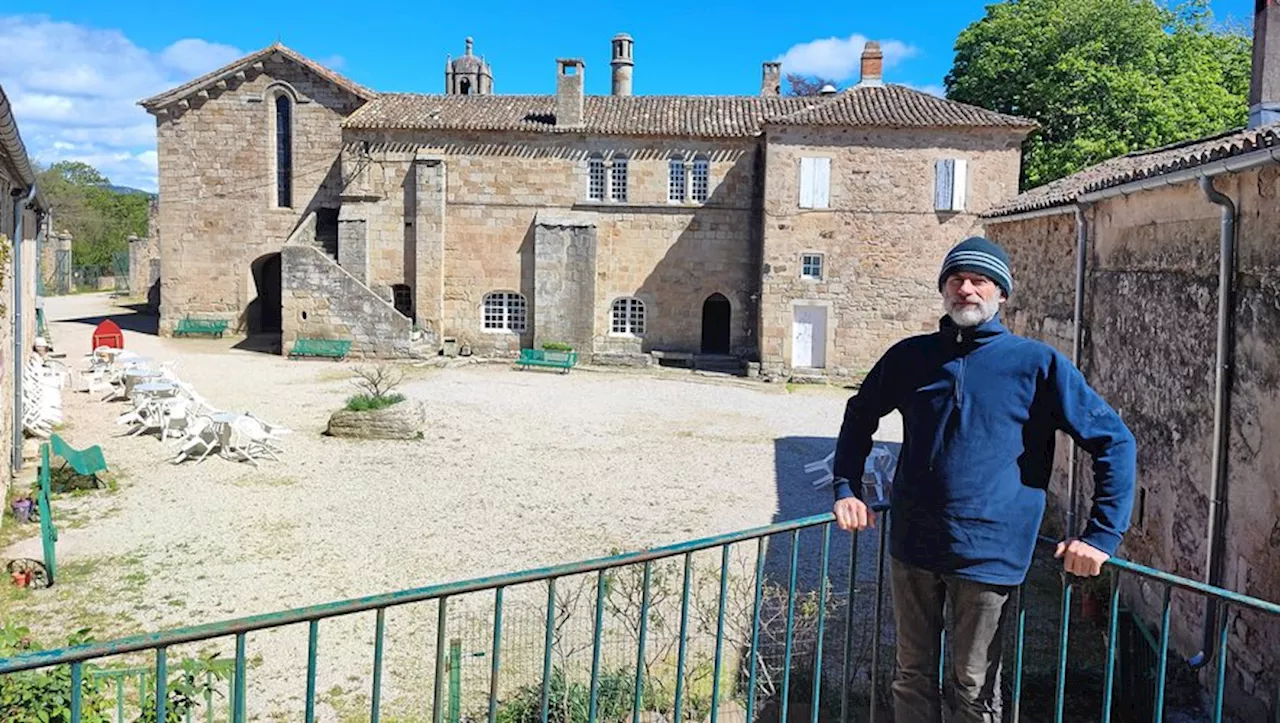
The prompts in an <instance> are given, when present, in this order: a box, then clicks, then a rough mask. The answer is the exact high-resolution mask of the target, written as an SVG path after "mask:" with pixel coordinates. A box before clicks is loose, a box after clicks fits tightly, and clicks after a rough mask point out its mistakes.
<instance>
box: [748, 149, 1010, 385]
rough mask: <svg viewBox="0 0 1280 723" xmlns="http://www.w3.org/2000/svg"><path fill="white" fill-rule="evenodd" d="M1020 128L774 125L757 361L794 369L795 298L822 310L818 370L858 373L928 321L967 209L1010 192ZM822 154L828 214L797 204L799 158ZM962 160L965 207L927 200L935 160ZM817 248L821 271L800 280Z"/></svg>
mask: <svg viewBox="0 0 1280 723" xmlns="http://www.w3.org/2000/svg"><path fill="white" fill-rule="evenodd" d="M1020 142H1021V135H1020V134H1014V133H1009V132H1005V131H997V130H974V131H958V130H939V129H928V130H877V129H867V130H863V129H848V128H842V129H831V130H824V129H790V128H787V129H773V130H770V131H769V132H768V133H767V136H766V144H767V145H766V149H767V151H766V153H767V155H766V159H765V167H766V169H767V171H766V178H765V187H764V251H763V254H764V257H763V267H762V274H763V293H762V297H761V311H760V313H761V328H760V338H761V339H763V340H764V344H763V346H762V348H761V354H760V358H761V362H762V368H763V369H764V370H765V371H766V372H769V373H784V372H786V371H787V370H788V369H789V367H790V366H791V364H792V360H793V356H792V353H793V350H792V320H793V313H794V312H793V307H794V306H796V305H804V306H821V307H825V308H827V309H828V312H827V320H826V324H827V338H826V341H825V350H826V353H825V357H826V360H825V361H826V373H828V374H830V375H834V376H856V375H859V374H862V373H865V372H866V371H868V370H869V369H870V368H871V366H872V364H874V363H875V361H876V359H878V358H879V357H880V355H881V354H883V353H884V351H885V350H886V349H887V348H888V347H889V346H891V345H892V344H893V343H895V342H897V341H898V340H900V339H902V338H904V337H907V336H910V335H912V334H916V333H920V332H922V331H929V330H931V329H935V328H937V322H938V318H939V317H940V316H941V314H942V310H941V301H940V296H939V294H938V288H937V273H938V268H939V266H940V265H941V263H942V258H943V257H944V256H945V255H946V252H947V250H948V249H949V248H950V247H951V246H953V245H955V244H956V243H957V242H959V241H961V240H962V239H964V238H965V237H967V236H969V235H971V234H973V233H975V232H976V231H978V230H979V228H980V225H979V222H978V220H977V218H976V215H975V214H977V213H980V212H981V211H983V210H985V209H986V208H988V207H990V206H991V205H992V204H994V203H995V202H997V201H1001V200H1004V199H1007V198H1009V197H1011V196H1013V195H1014V194H1015V193H1016V192H1017V184H1018V165H1019V162H1020V158H1021V151H1020ZM806 156H814V157H823V158H829V159H831V160H830V163H831V170H830V201H829V208H827V209H809V208H800V206H799V193H800V192H799V175H800V165H801V161H800V159H801V158H802V157H806ZM946 158H961V159H965V160H966V161H967V162H968V176H969V186H968V193H967V204H966V207H965V210H964V212H940V211H936V210H935V207H934V165H935V162H936V161H937V160H939V159H946ZM802 254H820V255H821V256H822V258H823V278H822V279H821V280H820V281H814V280H809V279H803V278H801V274H800V271H801V268H800V264H801V255H802Z"/></svg>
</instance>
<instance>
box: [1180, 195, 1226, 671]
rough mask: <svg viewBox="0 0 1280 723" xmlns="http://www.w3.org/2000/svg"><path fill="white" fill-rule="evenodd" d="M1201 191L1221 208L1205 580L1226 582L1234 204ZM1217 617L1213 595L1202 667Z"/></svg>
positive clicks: (1194, 661) (1196, 663)
mask: <svg viewBox="0 0 1280 723" xmlns="http://www.w3.org/2000/svg"><path fill="white" fill-rule="evenodd" d="M1200 190H1201V191H1204V195H1205V197H1206V198H1208V199H1209V201H1210V202H1211V203H1213V204H1214V205H1216V206H1218V207H1219V208H1221V209H1222V221H1221V228H1220V229H1219V231H1218V249H1219V250H1218V350H1217V359H1216V363H1215V380H1214V382H1215V383H1214V390H1213V479H1212V482H1211V483H1210V492H1209V529H1208V532H1207V538H1208V539H1207V547H1208V552H1207V557H1208V561H1207V563H1206V565H1205V569H1206V571H1207V577H1206V579H1205V582H1206V583H1208V584H1210V585H1214V586H1217V587H1221V586H1222V558H1223V551H1224V545H1223V542H1224V540H1223V532H1224V531H1225V529H1226V512H1227V504H1226V501H1227V443H1228V440H1229V437H1228V435H1227V423H1228V422H1229V420H1230V415H1231V394H1230V386H1231V362H1232V355H1233V352H1234V346H1235V344H1234V341H1235V340H1234V336H1233V333H1232V325H1231V316H1232V314H1231V312H1232V309H1233V308H1234V307H1235V294H1234V292H1235V265H1236V206H1235V204H1234V203H1232V202H1231V199H1230V198H1228V197H1227V196H1226V195H1224V194H1223V193H1222V192H1221V191H1219V190H1218V189H1217V188H1215V187H1214V185H1213V178H1212V177H1211V176H1201V177H1200ZM1217 619H1218V604H1217V600H1215V599H1213V598H1209V599H1208V600H1207V601H1206V603H1205V609H1204V636H1203V642H1202V643H1201V647H1200V652H1199V653H1196V654H1195V656H1193V657H1192V658H1191V660H1190V661H1188V662H1189V663H1190V665H1191V667H1192V668H1200V667H1203V666H1204V665H1205V664H1207V663H1208V662H1209V661H1210V660H1212V659H1213V656H1214V653H1215V652H1216V649H1217V637H1218V636H1217V635H1215V634H1214V629H1215V628H1216V627H1217V626H1216V625H1215V623H1216V622H1217Z"/></svg>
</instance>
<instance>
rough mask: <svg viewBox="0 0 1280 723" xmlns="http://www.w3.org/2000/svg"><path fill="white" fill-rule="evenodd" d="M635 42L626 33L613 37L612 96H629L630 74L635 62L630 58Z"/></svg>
mask: <svg viewBox="0 0 1280 723" xmlns="http://www.w3.org/2000/svg"><path fill="white" fill-rule="evenodd" d="M634 50H635V41H634V40H632V39H631V36H630V35H627V34H626V33H618V34H617V35H615V36H613V61H612V62H611V64H612V65H613V94H614V95H631V73H632V70H634V68H635V65H636V61H635V58H634V57H633V56H632V53H633V52H634Z"/></svg>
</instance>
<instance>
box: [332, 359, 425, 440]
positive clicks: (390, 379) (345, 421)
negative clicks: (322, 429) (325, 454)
mask: <svg viewBox="0 0 1280 723" xmlns="http://www.w3.org/2000/svg"><path fill="white" fill-rule="evenodd" d="M355 373H356V378H355V379H353V380H352V382H351V383H352V384H354V385H355V386H356V387H357V388H358V389H360V393H359V394H355V395H353V396H351V397H348V398H347V403H346V406H345V407H344V408H342V409H339V410H338V411H336V412H334V413H333V414H332V415H331V416H330V417H329V427H328V429H327V430H326V434H328V435H330V436H334V437H360V438H364V439H420V438H421V436H422V429H421V428H422V423H423V421H424V418H425V415H424V413H423V409H422V404H421V402H417V401H411V400H407V399H406V398H405V396H404V395H403V394H400V393H399V392H396V391H394V390H395V388H396V386H397V385H399V384H400V382H401V381H403V380H404V375H403V374H402V373H401V372H400V371H399V370H397V369H395V368H394V367H393V366H391V365H390V364H378V365H376V366H373V367H356V369H355Z"/></svg>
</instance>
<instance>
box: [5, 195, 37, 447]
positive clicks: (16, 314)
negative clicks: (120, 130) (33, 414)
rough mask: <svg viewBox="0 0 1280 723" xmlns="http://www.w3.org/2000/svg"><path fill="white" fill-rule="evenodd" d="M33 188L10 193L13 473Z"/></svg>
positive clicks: (18, 444)
mask: <svg viewBox="0 0 1280 723" xmlns="http://www.w3.org/2000/svg"><path fill="white" fill-rule="evenodd" d="M35 198H36V184H34V183H33V184H31V187H30V188H29V189H27V195H26V197H25V198H24V197H23V195H22V191H20V190H18V189H14V191H13V278H12V283H11V284H10V286H12V287H13V437H12V440H11V442H12V449H11V450H10V462H11V464H12V469H13V471H14V472H17V471H19V470H21V469H22V416H23V409H22V212H23V211H24V210H25V209H26V208H27V207H28V206H30V205H31V204H32V202H34V201H35Z"/></svg>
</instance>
